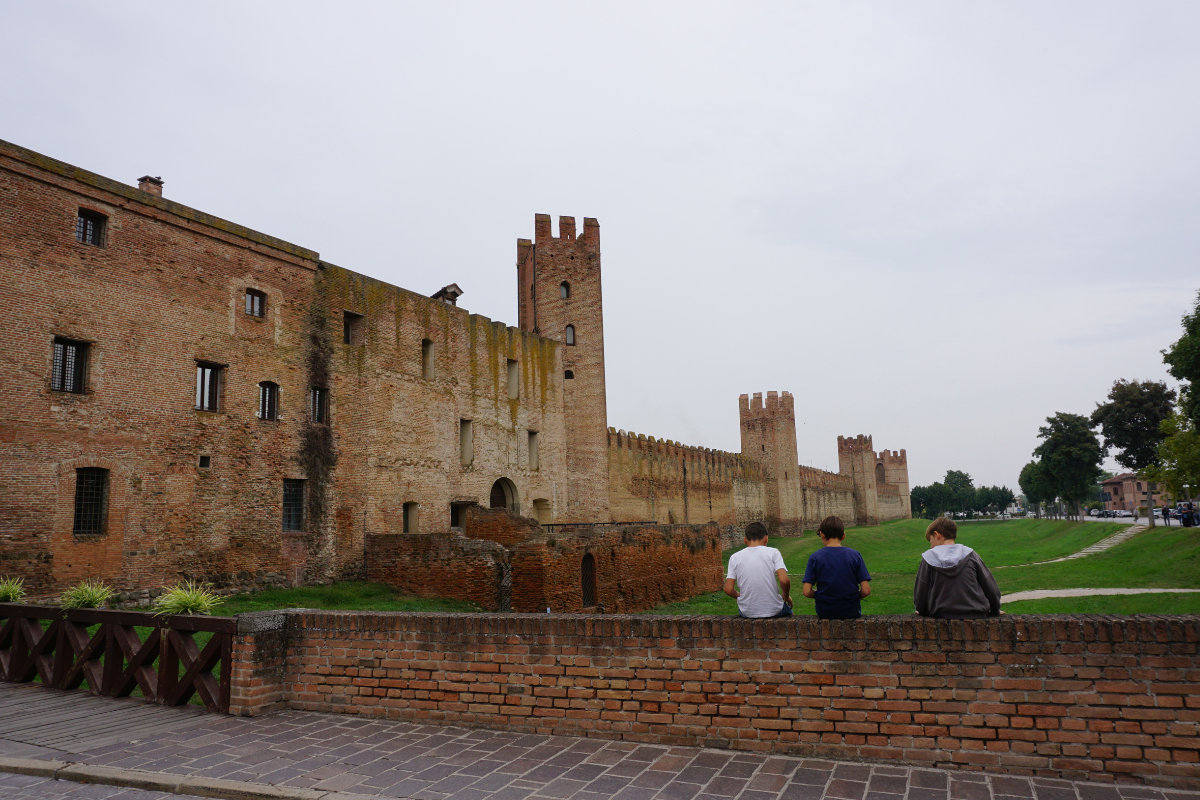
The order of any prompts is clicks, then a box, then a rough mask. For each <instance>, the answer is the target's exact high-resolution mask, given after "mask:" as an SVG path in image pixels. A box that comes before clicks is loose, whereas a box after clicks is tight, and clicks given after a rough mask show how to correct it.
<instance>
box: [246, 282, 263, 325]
mask: <svg viewBox="0 0 1200 800" xmlns="http://www.w3.org/2000/svg"><path fill="white" fill-rule="evenodd" d="M246 313H247V314H249V315H250V316H252V317H258V318H260V319H261V318H262V317H265V316H266V314H267V295H266V294H265V293H264V292H260V291H258V290H257V289H247V290H246Z"/></svg>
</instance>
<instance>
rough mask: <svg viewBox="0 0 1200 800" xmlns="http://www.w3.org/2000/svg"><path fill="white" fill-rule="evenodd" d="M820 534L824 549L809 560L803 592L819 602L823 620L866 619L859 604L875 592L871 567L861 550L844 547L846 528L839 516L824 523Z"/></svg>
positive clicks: (819, 527)
mask: <svg viewBox="0 0 1200 800" xmlns="http://www.w3.org/2000/svg"><path fill="white" fill-rule="evenodd" d="M817 535H818V536H820V537H821V542H822V543H823V544H824V546H823V547H822V548H821V549H820V550H818V551H816V552H815V553H813V554H812V555H810V556H809V557H808V566H807V567H806V568H805V569H804V586H803V587H802V588H801V592H802V593H803V594H804V596H805V597H809V598H812V599H814V600H816V601H817V616H818V617H820V618H821V619H858V618H859V617H861V616H862V604H861V603H860V602H859V601H860V600H862V599H863V598H864V597H866V596H867V595H869V594H870V593H871V583H870V581H871V574H870V573H869V572H867V565H866V564H865V563H864V562H863V557H862V555H861V554H860V553H859V552H858V551H857V550H851V549H850V548H849V547H846V546H844V545H843V544H842V540H843V539H845V538H846V526H845V525H843V524H842V521H841V520H840V519H838V518H837V517H826V518H825V519H823V520H821V524H820V525H819V526H817ZM813 586H816V587H817V588H816V589H814V588H813Z"/></svg>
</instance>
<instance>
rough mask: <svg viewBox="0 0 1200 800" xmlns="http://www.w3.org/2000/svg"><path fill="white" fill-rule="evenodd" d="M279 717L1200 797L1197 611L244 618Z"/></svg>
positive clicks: (243, 680) (250, 704) (254, 668)
mask: <svg viewBox="0 0 1200 800" xmlns="http://www.w3.org/2000/svg"><path fill="white" fill-rule="evenodd" d="M239 622H240V624H241V633H240V634H239V637H238V640H237V643H236V644H235V648H234V659H235V670H234V689H233V700H232V708H231V710H232V713H235V714H243V715H253V714H257V713H261V712H262V711H264V710H269V709H271V708H276V707H282V706H286V707H291V708H299V709H307V710H314V711H331V712H341V713H360V714H374V715H383V716H387V717H389V718H402V719H412V720H418V721H421V722H430V721H434V722H440V723H446V724H457V725H466V726H476V727H504V728H511V729H515V730H527V731H531V732H538V733H562V734H572V735H585V736H596V737H604V738H619V739H626V740H630V741H639V742H657V743H666V744H688V745H703V746H715V747H729V748H735V749H743V750H773V751H777V752H788V753H794V754H800V755H814V756H822V757H828V758H842V759H845V758H849V759H856V758H862V759H880V760H890V761H898V762H905V763H908V764H914V763H915V764H927V765H930V766H934V765H937V766H953V767H956V768H968V769H969V768H978V769H987V770H990V771H997V772H1010V773H1014V774H1030V773H1033V774H1039V775H1049V776H1056V777H1062V778H1068V779H1074V780H1113V779H1114V778H1115V779H1119V780H1143V781H1146V782H1148V783H1154V784H1158V785H1173V786H1176V787H1178V788H1200V764H1198V763H1197V761H1198V759H1197V755H1198V753H1200V736H1198V732H1197V723H1198V722H1200V692H1198V689H1200V665H1198V663H1197V643H1198V642H1200V617H1195V616H1177V617H1099V616H1037V617H1035V616H1006V617H1003V618H1000V619H995V620H985V621H979V622H962V621H944V620H943V621H936V620H921V619H917V618H914V617H899V616H896V617H871V618H868V619H866V620H857V621H846V622H818V621H817V620H815V619H813V618H811V617H806V618H793V619H790V620H769V621H765V620H756V621H744V620H739V619H736V618H729V617H653V616H644V617H639V616H583V615H561V616H560V615H534V614H530V615H487V614H480V615H472V614H382V613H362V612H320V611H307V610H292V611H286V612H263V613H261V614H248V615H243V616H242V617H240V618H239Z"/></svg>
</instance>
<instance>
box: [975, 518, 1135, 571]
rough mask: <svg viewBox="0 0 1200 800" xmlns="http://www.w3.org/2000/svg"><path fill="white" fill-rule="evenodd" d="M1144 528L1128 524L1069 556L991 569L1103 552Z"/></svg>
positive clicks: (1031, 564) (1052, 562)
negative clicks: (1119, 530)
mask: <svg viewBox="0 0 1200 800" xmlns="http://www.w3.org/2000/svg"><path fill="white" fill-rule="evenodd" d="M1144 530H1148V529H1147V528H1146V526H1145V525H1142V524H1138V525H1130V526H1129V527H1128V528H1126V529H1125V530H1123V531H1121V532H1119V533H1114V534H1113V535H1112V536H1109V537H1108V538H1107V539H1101V540H1100V541H1098V542H1096V543H1095V544H1094V545H1092V546H1091V547H1085V548H1083V549H1082V550H1080V551H1079V552H1078V553H1071V555H1069V556H1063V557H1062V558H1052V559H1050V560H1049V561H1031V562H1029V563H1028V564H1005V565H1004V566H1001V567H994V568H993V569H1012V568H1014V567H1036V566H1037V565H1039V564H1057V563H1058V562H1060V561H1070V560H1071V559H1074V558H1083V557H1084V556H1090V555H1094V554H1096V553H1103V552H1104V551H1105V550H1107V549H1109V548H1110V547H1116V546H1117V545H1119V544H1121V543H1122V542H1127V541H1129V540H1130V539H1132V538H1133V537H1134V536H1137V535H1138V534H1139V533H1141V532H1142V531H1144Z"/></svg>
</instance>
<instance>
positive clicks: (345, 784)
mask: <svg viewBox="0 0 1200 800" xmlns="http://www.w3.org/2000/svg"><path fill="white" fill-rule="evenodd" d="M164 711H168V710H167V709H164ZM137 737H138V734H137V732H136V730H131V731H130V733H129V738H130V739H137ZM0 755H6V756H23V757H31V758H44V759H61V760H66V761H74V762H80V763H88V764H98V765H105V766H109V767H125V768H131V769H138V770H148V771H154V772H164V773H169V774H173V775H192V776H201V777H212V778H224V779H229V780H239V781H248V782H253V783H259V784H262V783H266V784H272V785H276V786H281V787H296V788H312V789H319V790H329V791H342V792H352V793H355V794H358V795H374V796H379V797H402V798H414V799H415V800H442V798H453V800H526V798H529V800H533V799H534V798H545V799H546V800H550V799H554V800H567V798H571V800H609V798H613V799H614V800H823V799H824V798H829V800H835V799H836V800H1018V799H1028V800H1185V798H1187V799H1188V800H1200V793H1194V792H1180V791H1172V790H1160V789H1154V788H1148V787H1145V786H1135V785H1124V784H1122V785H1103V784H1085V783H1070V782H1067V781H1061V780H1052V779H1040V778H1033V779H1027V778H1018V777H1010V776H1000V775H994V776H993V775H988V774H985V773H980V772H946V771H939V770H926V769H919V768H913V769H909V768H906V767H897V766H885V765H867V764H855V763H844V762H842V763H839V762H831V761H821V760H814V759H804V758H791V757H780V756H771V755H765V754H764V755H759V754H753V753H744V752H736V751H728V750H712V749H701V748H692V747H667V746H662V745H640V744H636V743H631V742H617V741H609V740H602V739H581V738H572V737H565V736H547V735H531V734H522V733H515V732H507V731H493V730H467V729H463V728H452V727H439V726H433V725H415V724H410V723H404V722H390V721H383V720H375V719H366V718H361V717H355V716H343V715H329V714H318V713H312V712H301V711H284V712H280V713H278V714H274V715H270V716H265V717H255V718H236V717H213V718H211V719H210V720H209V721H207V722H205V723H204V724H203V725H201V726H197V727H194V728H191V729H189V730H184V731H177V732H171V733H167V734H159V735H155V736H152V737H150V738H149V739H147V740H145V741H130V742H127V743H123V744H117V745H111V746H107V747H103V748H99V749H95V750H91V751H88V752H84V753H76V754H70V753H65V752H62V751H58V750H54V749H52V748H46V747H39V746H37V745H36V744H29V743H20V742H14V741H10V740H7V739H4V738H3V732H0ZM6 779H7V778H6ZM52 783H57V784H64V782H62V781H59V782H52ZM46 785H50V784H46ZM122 791H126V792H127V791H128V790H122ZM143 794H145V795H146V797H147V798H149V797H152V796H155V795H154V794H153V793H143ZM5 796H6V797H8V796H10V795H7V794H6V795H5ZM11 796H12V797H21V795H19V794H17V795H11ZM30 796H38V795H36V794H34V795H30ZM46 796H50V795H46ZM67 796H74V795H67ZM79 796H87V797H92V796H96V797H101V796H103V797H109V796H112V797H118V796H120V797H123V798H128V800H143V798H142V797H139V796H136V795H132V794H123V795H118V794H116V793H115V792H114V793H113V794H112V795H101V794H97V795H87V794H85V795H79ZM176 797H177V795H176Z"/></svg>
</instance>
